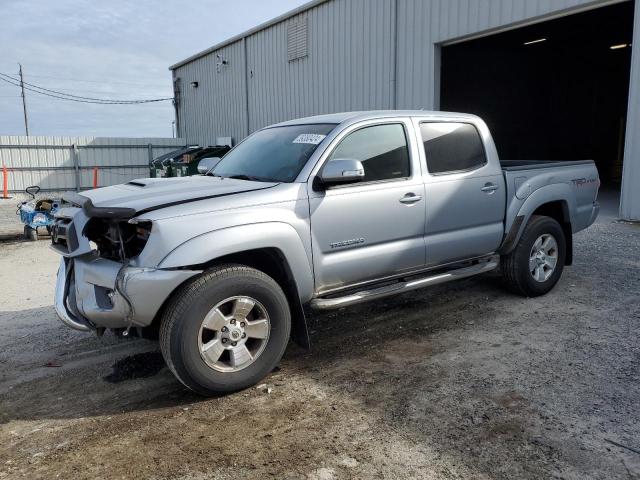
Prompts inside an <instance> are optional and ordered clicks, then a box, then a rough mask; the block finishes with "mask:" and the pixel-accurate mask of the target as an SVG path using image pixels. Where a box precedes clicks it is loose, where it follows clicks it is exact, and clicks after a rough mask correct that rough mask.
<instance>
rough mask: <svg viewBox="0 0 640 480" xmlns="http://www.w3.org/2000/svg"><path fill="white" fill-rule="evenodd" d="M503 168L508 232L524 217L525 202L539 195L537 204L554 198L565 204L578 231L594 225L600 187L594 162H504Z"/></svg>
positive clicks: (575, 229)
mask: <svg viewBox="0 0 640 480" xmlns="http://www.w3.org/2000/svg"><path fill="white" fill-rule="evenodd" d="M500 166H501V167H502V172H503V175H504V180H505V185H506V187H507V209H506V210H507V214H506V218H505V227H506V230H507V231H508V230H509V228H510V227H511V226H512V225H513V222H514V221H515V220H516V216H517V215H518V214H521V213H518V212H521V209H522V206H523V205H524V203H525V202H526V201H527V200H528V199H529V198H530V196H532V195H534V194H535V195H538V196H539V198H537V199H536V201H535V203H537V204H544V203H547V202H548V201H550V200H551V199H553V200H560V201H564V202H565V204H566V206H567V210H568V212H567V213H568V214H569V215H570V217H571V223H572V227H573V231H574V232H576V231H579V230H582V229H584V228H586V227H587V226H589V225H591V223H593V220H594V219H595V215H597V204H596V195H597V192H598V187H599V186H600V181H599V179H598V170H597V169H596V165H595V163H594V162H593V160H574V161H548V160H501V161H500ZM547 195H548V196H549V198H548V199H547V198H546V196H547Z"/></svg>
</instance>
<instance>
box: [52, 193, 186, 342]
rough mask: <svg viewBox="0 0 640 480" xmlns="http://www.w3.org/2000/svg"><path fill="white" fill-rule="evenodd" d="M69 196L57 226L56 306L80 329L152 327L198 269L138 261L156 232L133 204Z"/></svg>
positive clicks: (54, 234)
mask: <svg viewBox="0 0 640 480" xmlns="http://www.w3.org/2000/svg"><path fill="white" fill-rule="evenodd" d="M65 200H66V201H68V202H70V203H71V204H72V205H73V206H72V207H67V208H63V209H61V210H60V211H59V212H58V214H57V215H56V220H55V223H54V225H53V227H52V248H53V250H55V251H56V252H58V253H59V254H60V255H62V259H61V261H60V268H59V271H58V279H57V283H56V295H55V309H56V312H57V314H58V316H59V317H60V319H61V320H62V322H63V323H64V324H66V325H67V326H69V327H71V328H74V329H77V330H85V331H87V330H98V331H100V329H105V328H111V329H116V330H118V329H129V328H131V327H146V326H149V325H150V324H151V323H152V321H153V319H154V318H155V316H156V314H157V313H158V311H159V310H160V307H161V306H162V304H163V303H164V301H165V300H166V298H167V297H168V296H169V295H170V294H171V292H172V291H173V290H174V289H175V288H176V287H177V286H178V285H180V284H181V283H182V282H184V281H185V280H187V279H188V278H190V277H192V276H194V275H196V274H198V273H199V272H198V271H193V270H180V269H175V270H171V269H158V268H154V267H144V266H139V265H137V262H136V260H137V259H138V257H139V255H140V254H141V253H142V251H143V250H144V248H145V246H146V244H147V241H148V239H149V236H150V235H151V232H152V224H151V222H138V221H136V220H135V219H134V218H133V217H134V216H135V214H136V212H135V211H134V210H133V209H128V208H117V209H113V208H97V207H94V206H93V204H92V203H91V200H90V199H89V198H87V197H83V196H81V195H75V194H74V195H71V196H68V197H65Z"/></svg>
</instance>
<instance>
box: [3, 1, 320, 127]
mask: <svg viewBox="0 0 640 480" xmlns="http://www.w3.org/2000/svg"><path fill="white" fill-rule="evenodd" d="M307 1H308V0H226V1H225V0H182V1H179V0H161V1H160V0H136V1H130V0H110V1H102V2H100V1H95V0H84V1H83V0H2V15H1V16H0V46H1V49H0V73H4V74H8V75H13V76H16V75H17V73H18V63H21V64H22V68H23V73H24V80H25V82H28V83H31V84H34V85H37V86H40V87H44V88H48V89H51V90H57V91H63V92H66V93H71V94H74V95H78V96H84V97H97V98H110V99H125V100H130V99H149V98H163V97H171V96H172V94H173V92H172V87H171V73H170V71H169V70H168V67H169V66H170V65H172V64H174V63H176V62H178V61H180V60H183V59H184V58H186V57H188V56H190V55H192V54H194V53H197V52H199V51H201V50H204V49H206V48H209V47H211V46H212V45H215V44H216V43H219V42H221V41H223V40H226V39H227V38H229V37H231V36H233V35H236V34H238V33H241V32H243V31H245V30H248V29H250V28H252V27H254V26H256V25H258V24H260V23H262V22H265V21H267V20H270V19H271V18H274V17H276V16H278V15H281V14H282V13H285V12H287V11H289V10H291V9H293V8H296V7H298V6H300V5H302V4H304V3H307ZM26 103H27V114H28V118H29V133H30V134H31V135H69V136H76V135H87V136H100V137H105V136H107V137H110V136H116V137H170V136H171V135H172V126H171V122H172V121H173V120H174V111H173V106H172V104H171V102H170V101H168V102H159V103H149V104H141V105H93V104H88V103H76V102H70V101H65V100H58V99H55V98H51V97H46V96H42V95H39V94H37V93H33V92H30V91H27V92H26ZM0 135H24V119H23V113H22V101H21V98H20V89H19V88H18V87H15V86H13V85H9V84H8V83H5V82H1V81H0Z"/></svg>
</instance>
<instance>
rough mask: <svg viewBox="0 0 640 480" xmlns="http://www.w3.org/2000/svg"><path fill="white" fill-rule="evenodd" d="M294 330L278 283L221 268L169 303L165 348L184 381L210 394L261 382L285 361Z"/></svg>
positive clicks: (162, 327) (245, 269) (163, 323)
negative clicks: (285, 352) (292, 330)
mask: <svg viewBox="0 0 640 480" xmlns="http://www.w3.org/2000/svg"><path fill="white" fill-rule="evenodd" d="M251 302H253V304H254V305H253V307H251ZM216 307H217V310H216ZM216 312H217V313H216ZM244 312H246V313H244ZM243 315H244V316H243ZM243 318H244V321H241V320H242V319H243ZM236 319H237V320H236ZM265 319H266V324H265V322H264V320H265ZM205 320H206V322H205ZM225 328H226V331H225ZM290 332H291V313H290V310H289V304H288V302H287V298H286V296H285V294H284V292H283V291H282V288H280V285H278V283H277V282H276V281H275V280H273V279H272V278H271V277H269V276H268V275H266V274H265V273H264V272H261V271H259V270H256V269H254V268H250V267H246V266H243V265H222V266H219V267H216V268H213V269H211V270H208V271H206V272H204V273H203V274H202V275H200V276H198V277H196V278H194V279H192V280H191V281H189V282H187V283H186V284H185V285H183V286H182V287H180V288H179V289H178V291H176V292H175V294H174V295H173V297H172V298H171V299H170V300H169V303H168V305H167V308H166V309H165V311H164V314H163V317H162V320H161V324H160V348H161V351H162V355H163V357H164V359H165V361H166V362H167V365H168V367H169V369H170V370H171V371H172V372H173V374H174V375H175V376H176V377H177V378H178V380H180V382H182V383H183V384H184V385H185V386H186V387H188V388H190V389H191V390H193V391H194V392H196V393H198V394H200V395H205V396H210V395H216V394H220V393H227V392H234V391H238V390H242V389H244V388H247V387H250V386H252V385H254V384H256V383H257V382H259V381H260V380H262V379H263V378H264V377H265V376H266V375H267V374H268V373H269V372H271V371H272V370H273V369H274V368H275V367H276V365H277V364H278V362H279V361H280V359H281V358H282V355H283V354H284V351H285V349H286V347H287V343H288V341H289V334H290ZM234 339H236V342H233V340H234ZM243 342H244V343H243ZM231 343H233V346H231V345H230V344H231ZM236 343H237V345H236ZM211 346H213V347H211ZM220 351H221V352H222V353H220V355H219V357H218V356H217V355H218V353H219V352H220ZM212 352H213V353H212ZM225 352H226V353H225ZM247 352H249V354H250V355H249V356H247V355H246V353H247ZM216 358H218V360H217V361H216V360H215V359H216ZM249 359H250V360H249ZM241 361H244V362H245V363H241Z"/></svg>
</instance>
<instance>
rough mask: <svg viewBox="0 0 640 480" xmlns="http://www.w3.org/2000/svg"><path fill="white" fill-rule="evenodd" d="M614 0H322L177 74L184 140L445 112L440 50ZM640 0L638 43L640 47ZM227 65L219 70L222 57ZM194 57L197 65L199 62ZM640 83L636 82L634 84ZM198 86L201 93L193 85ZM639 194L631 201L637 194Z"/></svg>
mask: <svg viewBox="0 0 640 480" xmlns="http://www.w3.org/2000/svg"><path fill="white" fill-rule="evenodd" d="M611 3H616V2H615V1H610V0H595V1H594V0H329V1H324V2H323V1H320V0H317V1H315V2H312V4H311V5H310V6H309V7H308V8H306V7H304V6H303V7H302V8H301V9H298V10H297V11H296V13H295V14H294V15H289V16H284V17H282V18H280V19H276V20H275V21H273V22H271V23H270V24H267V25H265V26H259V27H256V29H254V30H252V31H249V32H247V33H246V34H244V35H240V36H238V37H236V38H235V39H231V40H230V41H229V42H226V43H223V44H221V46H220V47H213V48H212V49H209V50H208V51H207V52H205V53H204V55H202V56H200V57H199V58H196V59H195V60H194V59H187V60H185V61H184V62H181V63H179V64H177V65H175V66H173V67H172V69H173V70H174V78H179V79H180V80H179V82H180V88H179V90H180V100H179V104H178V108H177V114H178V125H179V134H180V135H181V136H183V137H186V139H187V141H188V142H190V143H194V142H196V143H200V144H211V143H214V142H215V139H216V137H220V136H232V137H233V138H234V141H235V142H238V141H240V140H241V139H242V138H244V137H245V136H246V135H247V134H248V133H251V132H253V131H255V130H257V129H259V128H261V127H263V126H265V125H269V124H271V123H275V122H279V121H283V120H288V119H291V118H296V117H301V116H307V115H315V114H321V113H329V112H337V111H350V110H371V109H386V108H410V109H413V108H417V109H420V108H423V109H426V110H428V109H436V110H437V109H438V107H439V105H438V103H439V98H438V97H439V90H440V87H439V77H440V59H439V53H440V44H442V43H449V42H455V41H459V40H464V39H465V38H467V37H473V36H476V35H484V34H490V33H492V32H494V31H498V30H501V29H504V28H512V27H518V26H520V25H523V24H526V23H535V22H539V21H543V20H545V19H546V18H551V17H554V16H559V15H563V14H567V13H575V12H578V11H580V10H583V9H586V8H593V7H597V6H603V5H608V4H611ZM638 5H640V0H639V1H637V2H636V15H635V33H634V37H635V38H634V43H635V44H636V45H639V44H640V41H638V35H639V31H640V14H639V13H638V12H639V10H638V9H639V6H638ZM298 18H306V19H307V22H308V56H307V57H306V58H302V59H299V60H293V61H291V62H289V61H288V58H287V26H288V25H289V23H291V22H294V21H295V20H296V19H298ZM637 50H638V49H637V48H636V49H634V52H633V60H632V72H633V73H632V75H633V78H632V82H631V90H630V92H629V95H630V96H629V105H630V110H629V118H628V123H627V142H626V148H625V163H624V176H625V179H624V182H623V186H625V187H626V188H625V191H624V192H623V195H622V207H621V211H622V212H624V218H629V219H631V218H633V219H640V198H639V197H640V193H638V191H639V190H640V189H635V190H632V188H631V187H630V185H638V184H640V131H639V130H640V112H638V105H639V104H640V66H639V64H640V57H639V55H638V54H637ZM216 54H218V55H220V56H221V58H222V59H225V60H227V61H228V65H226V66H219V67H217V66H216V63H217V62H219V61H220V58H217V57H216ZM194 57H198V56H197V55H196V56H194ZM634 79H635V81H634ZM192 81H197V82H198V83H199V85H198V88H192V87H190V86H189V83H190V82H192ZM630 190H632V192H631V193H629V191H630Z"/></svg>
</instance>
